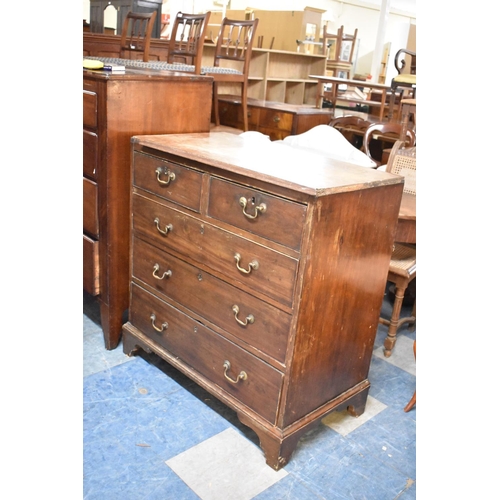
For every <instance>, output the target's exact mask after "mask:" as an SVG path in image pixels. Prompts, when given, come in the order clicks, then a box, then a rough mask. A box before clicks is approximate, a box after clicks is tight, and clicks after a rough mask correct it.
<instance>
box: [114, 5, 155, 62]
mask: <svg viewBox="0 0 500 500" xmlns="http://www.w3.org/2000/svg"><path fill="white" fill-rule="evenodd" d="M155 19H156V11H153V12H150V13H143V12H129V13H128V14H127V16H126V17H125V21H124V22H123V26H122V38H121V42H120V58H122V59H134V58H133V57H132V54H133V53H138V54H141V55H142V60H143V61H144V62H148V61H149V47H150V44H151V33H152V31H153V26H154V23H155ZM127 55H128V56H129V57H127ZM135 59H137V57H135Z"/></svg>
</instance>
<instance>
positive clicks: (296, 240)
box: [208, 177, 307, 250]
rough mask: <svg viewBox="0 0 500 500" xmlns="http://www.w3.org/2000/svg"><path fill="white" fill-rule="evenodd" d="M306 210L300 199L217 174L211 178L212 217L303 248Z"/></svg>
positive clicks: (293, 246)
mask: <svg viewBox="0 0 500 500" xmlns="http://www.w3.org/2000/svg"><path fill="white" fill-rule="evenodd" d="M262 208H263V210H261V209H262ZM306 210H307V208H306V206H305V205H300V204H299V203H294V202H292V201H288V200H284V199H282V198H278V197H276V196H272V195H270V194H267V193H263V192H261V191H257V190H255V189H251V188H248V187H245V186H240V185H239V184H233V183H231V182H227V181H222V180H220V179H216V178H215V177H212V178H211V179H210V194H209V202H208V215H209V216H210V217H213V218H215V219H218V220H221V221H224V222H227V223H229V224H231V225H233V226H236V227H239V228H241V229H244V230H246V231H249V232H251V233H254V234H258V235H259V236H263V237H264V238H268V239H270V240H272V241H275V242H277V243H281V244H282V245H285V246H287V247H290V248H293V249H294V250H299V249H300V242H301V237H302V228H303V227H304V222H305V218H306Z"/></svg>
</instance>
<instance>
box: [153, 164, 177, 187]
mask: <svg viewBox="0 0 500 500" xmlns="http://www.w3.org/2000/svg"><path fill="white" fill-rule="evenodd" d="M155 172H156V180H157V181H158V183H159V184H161V185H162V186H168V185H169V184H170V181H175V174H174V173H173V172H171V171H170V170H167V171H166V172H165V174H166V176H167V180H166V181H163V180H161V179H160V175H161V174H162V173H163V168H162V167H158V168H157V169H156V170H155Z"/></svg>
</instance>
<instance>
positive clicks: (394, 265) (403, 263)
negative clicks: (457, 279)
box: [379, 141, 417, 358]
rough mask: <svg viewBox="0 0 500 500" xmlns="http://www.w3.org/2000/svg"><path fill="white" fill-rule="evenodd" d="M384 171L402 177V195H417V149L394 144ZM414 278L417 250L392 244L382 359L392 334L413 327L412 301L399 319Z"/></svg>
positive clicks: (392, 343) (393, 339) (393, 338)
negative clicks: (389, 303) (390, 297)
mask: <svg viewBox="0 0 500 500" xmlns="http://www.w3.org/2000/svg"><path fill="white" fill-rule="evenodd" d="M387 172H391V173H393V174H397V175H402V176H403V177H404V179H405V183H404V188H403V193H407V194H409V195H411V196H416V195H417V183H416V174H417V148H416V147H410V148H405V147H404V142H403V141H396V142H395V143H394V146H393V148H392V151H391V154H390V156H389V161H388V163H387ZM416 276H417V249H416V246H415V245H410V244H403V243H397V242H396V243H394V249H393V252H392V256H391V262H390V264H389V272H388V276H387V281H389V282H390V283H394V286H395V296H394V305H393V308H392V314H391V318H390V320H388V319H385V318H382V317H380V318H379V323H381V324H383V325H386V326H389V330H388V332H387V337H386V338H385V340H384V356H385V357H387V358H388V357H390V356H391V354H392V351H393V349H394V346H395V345H396V334H397V331H398V329H399V328H400V327H401V325H403V324H404V323H408V325H409V326H410V328H412V329H414V328H415V322H416V300H415V302H414V304H413V309H412V312H411V314H410V316H406V317H403V318H401V307H402V305H403V299H404V295H405V291H406V289H407V288H408V285H409V284H410V283H411V282H412V281H413V280H414V279H415V278H416Z"/></svg>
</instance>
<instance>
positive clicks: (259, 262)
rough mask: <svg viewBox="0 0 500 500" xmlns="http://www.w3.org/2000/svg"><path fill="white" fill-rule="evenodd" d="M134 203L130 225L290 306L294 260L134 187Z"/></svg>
mask: <svg viewBox="0 0 500 500" xmlns="http://www.w3.org/2000/svg"><path fill="white" fill-rule="evenodd" d="M132 207H133V208H132V210H133V212H132V213H133V217H132V221H133V229H134V231H136V232H138V233H142V234H144V235H145V236H146V237H147V238H148V239H151V238H152V239H153V241H154V242H155V243H156V245H157V246H160V247H162V246H165V247H167V248H171V249H172V250H174V251H176V252H179V253H181V254H183V255H187V256H188V257H190V258H191V259H193V260H195V261H197V262H203V264H204V265H206V266H208V267H209V268H211V269H214V270H215V271H218V272H221V273H223V274H224V275H226V276H228V278H229V279H230V281H236V282H237V283H244V284H246V285H247V286H248V287H250V288H251V289H252V290H255V291H258V292H260V293H263V294H265V295H267V296H268V297H271V298H273V299H275V300H278V301H279V302H281V303H282V304H285V305H287V306H291V304H292V297H293V291H294V285H295V276H296V272H297V264H298V262H297V260H295V259H292V258H291V257H288V256H286V255H284V254H282V253H279V252H275V251H274V250H271V249H269V248H267V247H264V246H261V245H258V244H256V243H253V242H252V241H250V240H247V239H245V238H241V237H239V236H237V235H235V234H233V233H230V232H228V231H223V230H222V229H220V228H217V227H215V226H212V225H211V224H207V223H205V222H203V221H201V220H199V219H196V218H195V217H191V216H189V215H187V214H183V213H181V212H179V211H177V210H173V209H170V208H168V207H165V206H164V205H161V204H160V203H156V202H155V201H153V200H149V199H148V198H144V197H143V196H140V195H138V194H137V193H134V195H133V197H132ZM157 226H158V227H157ZM160 231H162V232H163V233H166V234H163V233H161V232H160ZM238 266H239V269H238ZM237 283H236V286H237Z"/></svg>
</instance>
